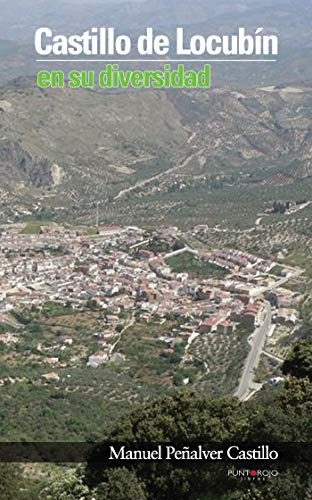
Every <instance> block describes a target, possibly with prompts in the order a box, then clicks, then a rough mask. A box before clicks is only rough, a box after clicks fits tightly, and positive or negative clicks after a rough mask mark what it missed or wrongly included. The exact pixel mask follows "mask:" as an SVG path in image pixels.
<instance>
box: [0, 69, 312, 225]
mask: <svg viewBox="0 0 312 500" xmlns="http://www.w3.org/2000/svg"><path fill="white" fill-rule="evenodd" d="M0 130H1V132H0V178H1V195H0V196H1V202H2V205H1V208H2V221H6V220H7V219H10V220H12V218H14V217H17V219H18V218H19V217H21V216H23V214H25V213H28V214H29V215H30V214H33V216H35V215H36V214H38V211H39V212H45V211H48V210H50V212H51V211H52V212H53V218H59V217H63V218H64V217H69V218H72V219H73V218H75V219H77V218H79V220H80V221H84V222H85V221H89V220H90V216H91V214H92V213H93V209H94V206H95V203H96V202H97V201H100V202H101V204H102V206H103V207H105V209H104V208H103V217H104V218H105V220H106V218H107V220H111V219H114V220H115V222H118V221H119V222H120V220H128V221H129V222H133V221H136V220H139V221H141V220H142V221H143V222H144V220H145V222H146V220H151V219H150V216H151V215H152V216H153V217H155V218H156V215H155V214H156V213H157V210H158V212H159V210H163V209H164V213H163V217H165V219H166V218H167V220H168V221H171V220H174V216H177V214H178V212H177V208H176V207H180V208H179V211H181V209H182V214H180V215H181V220H182V222H183V223H184V222H186V220H188V219H189V216H187V217H185V216H184V215H183V211H184V209H185V205H187V203H188V200H191V201H192V202H193V201H194V195H195V194H196V195H195V196H199V195H200V196H202V198H203V199H202V200H200V199H198V203H197V206H196V209H195V207H193V208H192V207H189V209H188V211H189V212H190V214H191V215H190V217H191V219H192V220H193V219H194V217H195V215H194V211H195V212H196V211H197V212H198V218H199V219H201V216H200V214H202V215H203V216H204V214H205V213H206V210H209V206H207V203H208V201H209V198H207V196H208V195H209V197H212V198H211V204H212V205H213V206H215V204H216V203H217V205H218V204H221V203H223V202H222V199H223V195H222V193H229V196H230V197H233V196H236V195H237V190H242V189H243V190H244V193H250V192H251V191H252V190H253V189H260V188H261V189H262V191H261V197H259V196H258V198H259V200H260V198H263V197H264V198H263V200H262V201H263V203H262V202H261V203H262V205H261V206H262V208H263V209H264V208H265V204H266V203H270V202H271V200H274V199H275V197H276V196H277V195H278V193H276V191H278V190H283V192H282V193H280V195H279V196H280V197H281V196H282V197H285V196H287V195H288V194H289V196H290V195H292V191H293V190H295V189H298V191H299V192H300V194H302V196H304V195H305V193H306V190H308V192H309V189H310V187H311V180H310V179H311V177H310V176H311V174H312V167H311V165H312V163H311V160H312V153H311V151H312V87H307V86H305V87H303V86H284V87H283V86H279V87H265V88H257V89H253V90H246V91H234V90H230V89H214V90H210V91H207V92H201V91H189V90H188V91H168V92H165V91H148V90H146V91H140V92H135V91H132V92H128V93H120V94H106V93H103V92H96V91H87V90H82V89H81V90H77V89H76V90H71V89H68V88H65V89H58V90H52V89H51V90H41V89H39V88H37V87H36V85H35V84H34V82H33V80H32V79H25V78H24V79H18V80H15V81H14V82H12V83H11V84H10V85H9V86H7V87H4V88H2V89H1V90H0ZM263 186H266V187H265V193H264V192H263V191H264V187H263ZM298 186H299V187H298ZM217 188H218V196H216V195H215V193H216V189H217ZM221 188H222V191H220V189H221ZM264 194H265V196H264ZM251 196H253V195H251ZM215 198H219V199H218V200H217V201H216V200H215ZM259 200H258V203H260V201H259ZM209 203H210V202H209ZM209 203H208V205H209ZM183 207H184V208H183ZM201 207H202V208H201ZM167 216H168V217H167ZM153 217H152V218H153ZM195 219H196V217H195ZM156 220H157V218H156ZM195 222H196V220H195Z"/></svg>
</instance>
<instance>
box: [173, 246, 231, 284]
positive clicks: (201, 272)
mask: <svg viewBox="0 0 312 500" xmlns="http://www.w3.org/2000/svg"><path fill="white" fill-rule="evenodd" d="M167 264H168V265H169V266H170V267H171V269H172V270H173V271H174V272H175V273H188V274H189V275H190V276H191V277H192V278H202V279H208V278H216V279H222V278H224V276H226V274H227V271H226V270H224V269H222V268H220V267H218V266H215V265H213V264H208V263H206V262H203V261H202V260H201V259H200V258H198V257H197V256H196V255H193V254H191V253H189V252H184V253H182V254H180V255H175V256H174V257H170V258H169V259H167Z"/></svg>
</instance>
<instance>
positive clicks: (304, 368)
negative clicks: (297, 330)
mask: <svg viewBox="0 0 312 500" xmlns="http://www.w3.org/2000/svg"><path fill="white" fill-rule="evenodd" d="M282 371H283V373H284V374H289V375H292V376H294V377H299V378H301V377H309V379H310V380H311V381H312V339H310V338H308V339H304V340H301V341H300V342H298V343H296V344H295V346H294V348H293V349H292V351H291V353H290V355H289V357H288V359H286V361H285V362H284V364H283V366H282Z"/></svg>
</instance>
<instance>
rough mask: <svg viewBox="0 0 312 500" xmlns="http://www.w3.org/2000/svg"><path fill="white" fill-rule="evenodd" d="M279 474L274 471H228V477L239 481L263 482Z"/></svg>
mask: <svg viewBox="0 0 312 500" xmlns="http://www.w3.org/2000/svg"><path fill="white" fill-rule="evenodd" d="M278 474H279V472H278V471H277V470H275V469H273V470H271V469H229V470H228V477H232V478H235V479H238V480H240V481H265V480H267V479H272V478H274V477H276V476H278Z"/></svg>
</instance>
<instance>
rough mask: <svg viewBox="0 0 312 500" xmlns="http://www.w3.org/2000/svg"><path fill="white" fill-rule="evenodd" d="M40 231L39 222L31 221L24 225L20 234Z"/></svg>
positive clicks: (31, 233)
mask: <svg viewBox="0 0 312 500" xmlns="http://www.w3.org/2000/svg"><path fill="white" fill-rule="evenodd" d="M40 233H41V226H40V224H35V223H33V222H29V223H28V224H26V226H25V227H24V229H23V230H22V234H30V235H36V234H40Z"/></svg>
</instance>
